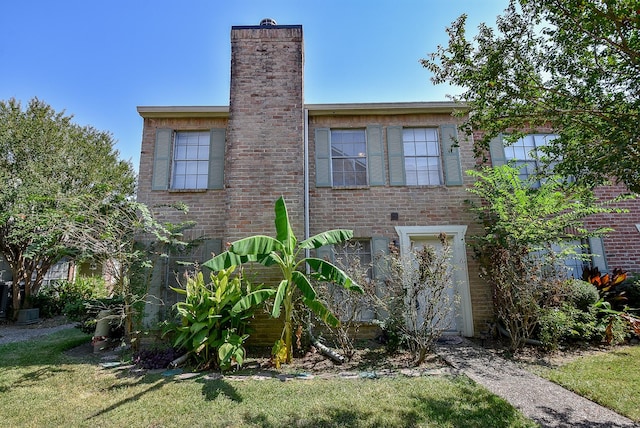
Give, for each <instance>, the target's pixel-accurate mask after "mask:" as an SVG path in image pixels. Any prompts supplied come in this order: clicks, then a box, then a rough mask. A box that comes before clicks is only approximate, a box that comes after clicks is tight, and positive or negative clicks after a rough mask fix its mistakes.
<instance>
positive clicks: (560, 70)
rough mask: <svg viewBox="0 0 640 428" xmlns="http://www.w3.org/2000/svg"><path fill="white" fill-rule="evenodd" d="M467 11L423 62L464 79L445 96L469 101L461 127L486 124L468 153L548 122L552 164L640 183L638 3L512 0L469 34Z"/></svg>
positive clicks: (591, 176)
mask: <svg viewBox="0 0 640 428" xmlns="http://www.w3.org/2000/svg"><path fill="white" fill-rule="evenodd" d="M466 18H467V17H466V15H462V16H460V17H459V18H458V19H457V20H456V21H454V22H453V23H452V24H451V26H450V27H448V28H447V33H448V34H449V44H448V46H446V47H443V46H438V48H437V51H436V52H435V53H432V54H431V55H430V56H429V57H428V58H427V59H423V60H421V62H422V64H423V65H424V66H425V67H426V68H427V69H429V70H430V71H431V72H432V73H433V77H432V78H431V80H432V82H433V83H435V84H440V83H445V82H447V83H449V84H452V85H456V86H459V87H462V88H463V92H462V94H461V95H459V96H456V97H453V98H454V99H455V100H457V101H461V102H464V103H465V104H466V107H465V109H467V108H468V113H469V116H468V118H467V119H466V129H467V131H468V132H472V131H473V130H482V131H485V132H486V134H485V135H484V137H483V138H482V139H480V140H479V141H476V147H475V149H476V155H482V154H483V153H485V151H486V149H487V148H488V145H489V141H490V140H491V139H492V138H494V137H495V136H497V135H498V134H499V133H502V132H504V133H510V135H509V137H508V140H509V141H511V142H513V141H515V140H516V139H517V138H518V137H519V136H521V135H522V133H524V132H527V131H531V130H535V129H536V128H539V127H545V128H547V129H548V128H549V127H551V129H552V130H553V132H554V133H557V134H559V135H560V138H558V139H556V140H553V142H551V144H550V145H549V146H548V147H547V148H546V154H547V157H548V159H547V161H549V162H554V163H555V162H558V164H557V166H556V167H555V169H554V172H556V173H560V174H562V175H564V176H569V175H573V176H574V177H576V178H577V179H578V181H581V182H585V183H587V184H589V185H597V184H602V183H604V182H606V180H607V179H614V180H615V181H617V182H620V183H623V184H625V185H626V186H627V187H628V189H629V190H630V191H632V192H640V127H638V122H639V121H640V79H638V76H639V75H640V3H638V1H637V0H580V1H565V0H511V1H510V4H509V6H508V8H507V9H506V10H505V12H504V14H503V15H501V16H498V17H497V21H496V28H495V30H494V29H493V28H491V27H490V26H487V25H485V24H482V25H480V26H479V28H478V30H479V32H478V35H477V36H476V37H475V38H474V40H473V41H471V40H468V39H467V34H466V31H465V23H466ZM516 131H520V132H516Z"/></svg>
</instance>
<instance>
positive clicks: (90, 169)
mask: <svg viewBox="0 0 640 428" xmlns="http://www.w3.org/2000/svg"><path fill="white" fill-rule="evenodd" d="M113 144H114V141H113V138H112V136H111V134H109V133H107V132H103V131H98V130H96V129H94V128H92V127H88V126H85V127H82V126H79V125H77V124H75V123H73V122H72V117H71V116H66V115H65V114H64V113H60V112H55V111H54V110H53V109H52V108H51V107H50V106H49V105H47V104H46V103H44V102H42V101H40V100H38V99H37V98H36V99H33V100H31V101H30V102H29V104H28V106H27V107H26V109H23V108H22V106H21V104H20V103H19V102H18V101H16V100H14V99H11V100H9V101H7V102H0V182H1V183H2V185H1V187H0V206H2V211H1V212H0V251H2V255H3V257H4V258H5V259H6V261H7V263H8V264H9V266H10V267H11V271H12V275H13V308H14V311H17V310H18V309H19V308H20V305H21V302H22V303H27V304H28V299H29V296H30V295H31V294H35V293H37V291H38V288H39V287H40V284H41V283H42V280H43V278H44V274H45V273H46V272H47V270H49V268H50V267H51V266H52V265H53V264H55V263H56V262H57V261H59V260H60V259H61V258H62V257H64V256H65V255H73V254H74V253H75V251H76V249H77V245H76V244H77V242H74V241H73V240H71V239H70V233H69V231H70V230H72V229H74V228H75V226H76V225H77V224H78V223H79V222H80V223H85V222H86V218H85V212H84V207H86V206H92V205H100V202H101V201H103V200H104V199H105V198H109V197H111V196H113V195H115V194H117V195H123V196H127V197H130V196H132V194H133V191H134V185H135V174H134V172H133V169H132V167H131V165H130V164H129V163H128V162H124V161H121V160H119V159H118V152H117V151H116V150H114V148H113ZM20 283H23V284H24V296H21V292H20V286H19V284H20ZM23 300H24V302H23Z"/></svg>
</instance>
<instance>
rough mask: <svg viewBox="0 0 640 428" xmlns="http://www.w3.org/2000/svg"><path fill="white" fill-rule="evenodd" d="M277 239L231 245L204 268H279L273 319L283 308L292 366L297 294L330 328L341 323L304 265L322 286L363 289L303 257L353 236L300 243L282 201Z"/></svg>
mask: <svg viewBox="0 0 640 428" xmlns="http://www.w3.org/2000/svg"><path fill="white" fill-rule="evenodd" d="M275 214H276V220H275V223H276V234H277V235H276V238H271V237H269V236H264V235H256V236H251V237H248V238H244V239H240V240H238V241H235V242H232V243H231V245H230V246H229V249H228V250H227V251H225V252H223V253H221V254H218V255H217V256H215V257H214V258H212V259H211V260H209V261H207V262H205V263H204V264H203V266H205V267H207V268H209V269H211V270H214V271H220V270H223V269H228V268H230V267H232V266H237V265H241V264H243V263H248V262H257V263H260V264H261V265H264V266H278V268H279V269H280V272H281V274H282V280H281V281H280V283H279V284H278V287H277V288H276V295H275V302H274V304H273V310H272V312H271V315H272V316H273V317H274V318H279V317H280V312H281V309H282V307H283V306H284V334H283V335H284V349H285V350H286V356H285V362H287V363H290V362H291V360H292V357H293V341H292V337H293V329H292V319H293V306H294V305H293V303H294V294H295V292H296V290H298V291H300V293H301V294H302V302H303V303H304V304H305V305H306V306H307V307H308V308H309V309H311V310H312V311H313V312H314V313H315V314H316V315H317V316H318V317H320V319H322V320H323V321H324V322H326V323H328V324H330V325H334V326H335V325H337V324H338V323H339V322H340V321H339V320H338V319H337V318H336V317H335V316H334V315H333V314H332V313H331V312H330V311H329V310H328V309H327V308H326V307H325V306H324V305H323V304H322V303H321V302H320V301H319V300H318V299H317V298H316V296H317V294H316V291H315V290H314V289H313V286H312V285H311V282H310V281H309V278H308V277H307V275H306V274H305V273H304V272H303V271H302V269H303V268H304V267H305V265H308V266H309V267H310V268H311V269H312V270H313V274H312V277H313V278H315V279H317V280H319V281H323V282H330V283H333V284H336V285H337V286H341V287H343V288H345V289H347V290H352V291H356V292H360V293H362V288H361V287H360V286H359V285H358V284H356V283H355V282H354V281H353V280H352V279H351V278H349V276H348V275H347V274H345V273H344V272H343V271H342V270H340V269H339V268H337V267H336V266H334V265H333V264H331V263H330V262H328V261H326V260H323V259H318V258H314V257H302V254H303V252H304V251H305V250H311V249H314V248H320V247H322V246H325V245H333V244H339V243H341V242H344V241H347V240H349V239H351V238H352V237H353V232H352V231H350V230H344V229H335V230H330V231H327V232H323V233H319V234H317V235H314V236H312V237H311V238H308V239H305V240H304V241H301V242H298V240H297V239H296V237H295V235H294V234H293V230H292V228H291V224H290V222H289V215H288V213H287V206H286V204H285V201H284V199H283V198H282V197H280V198H279V199H278V200H277V201H276V206H275Z"/></svg>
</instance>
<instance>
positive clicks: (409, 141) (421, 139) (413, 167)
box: [402, 128, 442, 186]
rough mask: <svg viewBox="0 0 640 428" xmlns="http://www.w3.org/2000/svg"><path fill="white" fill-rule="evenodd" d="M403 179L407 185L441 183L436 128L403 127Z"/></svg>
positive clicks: (438, 143)
mask: <svg viewBox="0 0 640 428" xmlns="http://www.w3.org/2000/svg"><path fill="white" fill-rule="evenodd" d="M402 144H403V150H404V171H405V180H406V184H407V185H408V186H421V185H431V186H434V185H440V184H442V166H441V160H440V142H439V141H438V129H436V128H403V129H402Z"/></svg>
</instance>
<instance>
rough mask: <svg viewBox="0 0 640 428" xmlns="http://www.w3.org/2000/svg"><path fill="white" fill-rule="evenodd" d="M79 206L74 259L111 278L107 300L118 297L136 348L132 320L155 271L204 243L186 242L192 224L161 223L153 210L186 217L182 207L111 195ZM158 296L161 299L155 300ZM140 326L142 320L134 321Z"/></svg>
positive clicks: (72, 230) (71, 233) (70, 233)
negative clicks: (91, 264)
mask: <svg viewBox="0 0 640 428" xmlns="http://www.w3.org/2000/svg"><path fill="white" fill-rule="evenodd" d="M87 202H88V203H85V204H83V206H82V209H81V210H80V212H81V213H82V214H81V215H79V216H78V217H77V221H76V222H74V224H70V225H69V228H68V229H67V231H66V233H67V237H68V240H69V241H70V242H73V245H74V250H75V253H76V255H77V258H78V259H80V260H87V259H89V260H91V261H92V262H97V263H100V264H101V265H102V267H103V273H104V274H105V275H107V276H108V277H110V278H111V284H110V286H111V290H110V291H111V296H112V297H116V296H117V297H120V298H122V302H123V304H122V306H120V307H114V306H113V305H112V306H111V308H113V309H114V310H117V312H118V314H114V315H115V316H118V315H119V317H120V320H121V322H122V323H123V324H124V333H125V337H126V338H127V339H129V340H131V342H132V345H133V347H134V348H135V347H137V346H138V344H137V343H135V338H134V337H132V336H133V333H134V324H136V322H135V321H136V319H135V318H136V317H137V316H139V315H140V314H141V313H142V307H143V305H144V304H153V303H154V302H152V301H149V297H150V296H149V294H148V291H149V290H148V289H149V285H150V283H151V280H152V276H153V270H154V266H155V265H158V264H160V263H161V261H162V259H166V258H167V257H168V256H169V255H177V254H181V253H184V252H188V251H190V250H192V248H193V247H194V246H198V245H200V244H201V243H202V242H201V240H199V239H195V240H192V241H189V242H186V241H185V240H184V233H183V232H184V231H185V230H187V229H191V228H192V227H194V226H195V222H193V221H188V220H186V221H181V222H177V223H169V222H163V223H160V222H159V221H158V220H157V218H158V217H159V213H157V212H155V210H157V209H170V210H176V211H178V212H181V213H184V214H186V213H187V212H188V210H189V207H188V206H186V205H185V204H183V203H175V204H171V205H161V206H157V207H154V211H152V210H150V209H149V208H148V207H147V206H146V205H145V204H142V203H140V202H136V201H134V200H132V199H131V198H128V197H126V196H124V195H121V194H112V195H108V196H107V197H105V198H103V199H102V200H101V201H95V200H90V201H87ZM155 297H159V296H155ZM138 321H140V320H138Z"/></svg>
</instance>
